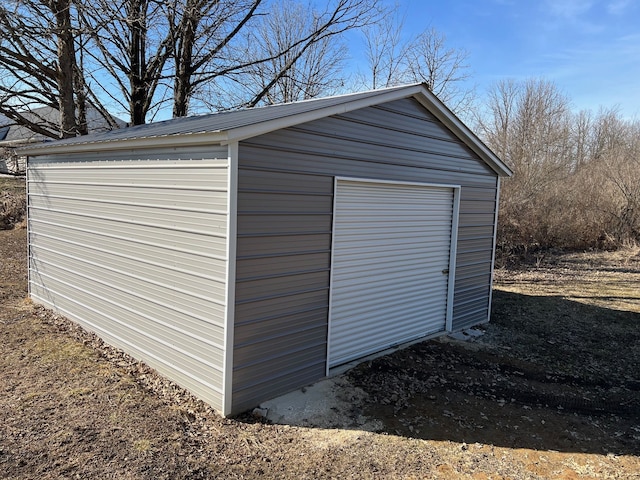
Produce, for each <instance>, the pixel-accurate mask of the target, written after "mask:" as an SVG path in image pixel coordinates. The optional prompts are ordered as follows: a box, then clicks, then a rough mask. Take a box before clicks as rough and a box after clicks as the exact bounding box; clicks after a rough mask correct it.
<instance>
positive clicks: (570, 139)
mask: <svg viewBox="0 0 640 480" xmlns="http://www.w3.org/2000/svg"><path fill="white" fill-rule="evenodd" d="M476 128H477V130H478V132H479V133H480V135H481V136H482V137H483V138H484V140H485V141H486V143H487V145H488V146H489V147H490V148H491V149H492V150H493V151H494V152H495V153H496V154H497V155H498V156H499V157H500V158H501V159H503V160H504V161H505V162H506V163H507V164H508V165H509V166H510V167H511V168H512V169H513V171H514V174H513V177H512V178H510V179H505V180H504V181H503V183H502V190H501V198H500V217H499V225H498V245H499V247H501V248H502V251H503V252H504V253H507V254H509V253H527V251H529V252H531V251H532V250H536V249H540V248H542V249H545V248H570V249H587V248H617V247H620V246H623V245H625V244H630V243H637V242H638V241H640V123H639V122H637V121H630V120H626V119H624V118H623V117H622V115H621V114H620V113H619V112H618V111H617V110H616V109H615V108H612V109H605V108H601V109H600V110H599V111H598V112H596V113H594V112H591V111H580V112H577V113H576V112H574V111H572V109H571V103H570V99H569V98H568V97H567V96H566V95H564V94H562V93H561V92H560V91H559V90H558V88H557V87H556V86H555V85H554V84H553V83H552V82H549V81H545V80H540V79H532V80H527V81H522V82H516V81H513V80H505V81H501V82H498V83H497V84H496V85H495V86H494V87H493V88H492V89H491V90H490V92H489V95H488V97H487V101H486V104H485V106H484V109H483V111H481V112H478V113H477V125H476Z"/></svg>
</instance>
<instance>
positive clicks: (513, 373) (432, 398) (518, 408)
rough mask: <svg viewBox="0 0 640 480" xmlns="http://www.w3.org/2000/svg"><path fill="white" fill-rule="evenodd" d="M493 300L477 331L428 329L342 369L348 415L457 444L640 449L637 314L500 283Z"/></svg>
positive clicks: (379, 427)
mask: <svg viewBox="0 0 640 480" xmlns="http://www.w3.org/2000/svg"><path fill="white" fill-rule="evenodd" d="M493 303H494V308H493V312H492V321H491V323H490V324H487V325H485V326H484V327H481V328H484V329H485V330H486V331H485V334H484V335H483V336H481V337H480V338H478V339H477V340H475V341H473V342H460V341H453V340H450V339H446V340H442V339H441V340H431V341H426V342H423V343H419V344H416V345H413V346H411V347H409V348H407V349H404V350H399V351H396V352H395V353H393V354H390V355H387V356H384V357H380V358H377V359H374V360H371V361H367V362H365V363H362V364H360V365H358V366H357V367H355V368H354V369H352V370H350V371H349V372H347V373H346V374H345V376H344V378H341V379H339V380H338V381H337V385H336V387H335V388H336V389H338V391H337V392H334V394H335V396H336V397H338V398H340V399H342V408H344V406H345V405H346V406H347V407H348V412H347V414H348V415H349V416H350V422H351V423H350V425H343V426H345V427H347V428H358V425H359V424H362V425H367V426H371V425H376V427H375V430H376V431H378V432H384V433H388V434H393V435H402V436H405V437H411V438H420V439H426V440H444V441H453V442H458V443H461V444H463V448H464V444H465V443H466V444H472V443H481V444H486V445H495V446H500V447H507V448H525V449H536V450H556V451H561V452H576V453H594V454H614V455H622V454H630V455H640V378H639V375H640V351H639V350H640V347H638V345H640V314H638V313H633V312H626V311H619V310H610V309H606V308H601V307H595V306H590V305H585V304H582V303H578V302H573V301H569V300H565V299H562V298H558V297H548V296H541V297H536V296H529V295H522V294H515V293H509V292H504V291H499V290H498V291H496V292H495V294H494V302H493ZM323 388H324V389H325V390H326V386H325V387H323ZM354 391H357V392H362V391H364V393H365V394H364V395H363V394H356V395H354V394H353V392H354ZM350 400H351V402H350ZM332 409H333V410H336V409H337V408H336V407H334V406H332V405H328V410H329V414H330V415H334V414H336V413H339V412H334V411H331V410H332ZM358 419H360V420H358ZM363 419H364V420H363ZM310 424H313V421H311V422H305V423H304V426H309V425H310ZM322 426H326V425H322ZM333 426H337V425H336V424H335V422H334V424H333ZM367 426H365V427H363V429H367V428H369V427H367Z"/></svg>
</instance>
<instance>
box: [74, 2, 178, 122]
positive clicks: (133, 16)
mask: <svg viewBox="0 0 640 480" xmlns="http://www.w3.org/2000/svg"><path fill="white" fill-rule="evenodd" d="M174 10H175V8H174V7H173V4H172V3H171V1H169V0H167V1H165V0H116V1H112V0H94V1H93V2H89V3H87V4H84V5H83V8H82V9H81V10H80V12H81V17H82V20H83V28H84V30H85V31H86V32H87V35H88V36H89V37H90V39H91V42H92V45H89V46H88V48H86V50H84V52H85V56H86V57H88V60H90V63H91V64H92V65H94V69H93V70H92V75H91V77H92V81H93V83H94V84H95V85H97V86H98V88H100V89H101V94H102V95H103V96H105V97H107V98H109V99H110V101H111V102H112V103H114V104H115V105H117V106H118V107H119V108H120V109H122V110H124V111H127V112H129V116H130V122H131V124H133V125H139V124H143V123H145V122H146V120H147V115H148V114H149V112H150V111H151V110H152V109H154V108H157V107H158V106H159V105H160V103H161V102H157V101H156V92H157V90H158V87H159V86H161V81H162V79H163V76H164V75H165V67H166V65H167V61H168V59H169V58H170V57H171V55H172V54H173V51H174V36H173V34H174V32H173V30H172V29H171V28H170V27H171V25H170V22H171V21H172V20H173V17H172V13H173V12H174ZM91 47H94V48H91Z"/></svg>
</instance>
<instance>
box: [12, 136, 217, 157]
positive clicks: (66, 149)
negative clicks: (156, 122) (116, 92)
mask: <svg viewBox="0 0 640 480" xmlns="http://www.w3.org/2000/svg"><path fill="white" fill-rule="evenodd" d="M225 143H228V142H227V135H226V132H201V133H189V134H176V135H164V136H154V137H140V138H128V139H121V140H118V139H114V140H104V141H90V142H86V143H71V144H69V143H63V142H61V143H60V144H59V145H56V143H50V144H42V143H39V144H38V145H37V146H33V145H31V146H25V147H23V148H20V149H19V150H18V153H20V154H21V155H27V156H39V155H57V154H61V153H69V154H75V153H88V152H98V151H103V150H105V149H106V150H110V151H113V150H131V149H138V148H157V147H163V148H167V147H195V146H201V145H220V144H225Z"/></svg>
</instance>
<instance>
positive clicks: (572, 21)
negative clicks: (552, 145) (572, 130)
mask: <svg viewBox="0 0 640 480" xmlns="http://www.w3.org/2000/svg"><path fill="white" fill-rule="evenodd" d="M398 4H399V5H400V9H401V11H402V12H404V13H405V14H406V18H405V30H406V31H407V32H411V33H419V32H420V31H422V30H424V29H425V28H426V27H434V28H435V29H437V30H439V31H440V32H442V33H444V34H445V35H446V37H447V44H448V45H449V46H451V47H455V48H462V49H465V50H466V51H467V52H468V53H469V58H468V63H469V66H470V67H471V70H472V72H473V75H472V79H471V81H472V82H473V83H474V84H475V85H476V86H477V88H478V93H479V94H481V95H482V94H483V92H484V91H485V90H486V88H487V87H488V86H490V85H491V84H492V83H493V82H495V81H497V80H500V79H504V78H513V79H516V80H518V79H527V78H532V77H533V78H544V79H546V80H551V81H553V82H554V83H555V84H556V85H557V86H558V87H559V88H560V90H561V91H562V92H563V93H565V94H566V95H567V96H568V97H569V98H570V99H571V101H572V104H573V107H574V109H575V110H581V109H590V110H594V111H597V109H598V108H599V107H600V106H604V107H607V108H608V107H614V106H617V107H618V108H619V111H620V113H621V114H622V115H624V116H625V117H627V118H630V119H632V118H633V119H640V1H638V0H601V1H596V0H440V1H434V0H399V1H398Z"/></svg>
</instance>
